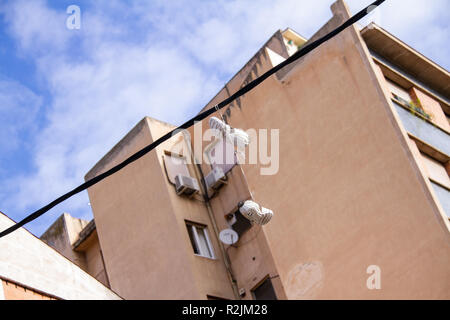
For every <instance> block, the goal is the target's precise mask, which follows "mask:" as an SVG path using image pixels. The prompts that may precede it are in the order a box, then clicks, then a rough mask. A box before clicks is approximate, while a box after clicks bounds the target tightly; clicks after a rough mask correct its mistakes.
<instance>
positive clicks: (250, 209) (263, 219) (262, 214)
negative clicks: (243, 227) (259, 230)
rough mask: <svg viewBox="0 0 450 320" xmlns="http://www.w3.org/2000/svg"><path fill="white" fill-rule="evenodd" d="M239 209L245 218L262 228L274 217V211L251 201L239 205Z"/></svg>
mask: <svg viewBox="0 0 450 320" xmlns="http://www.w3.org/2000/svg"><path fill="white" fill-rule="evenodd" d="M238 207H239V212H240V213H241V214H242V215H243V216H244V217H245V218H247V219H248V220H250V221H251V222H253V223H255V224H258V225H261V226H262V225H265V224H266V223H268V222H269V221H270V219H272V216H273V211H272V210H270V209H267V208H264V207H261V206H260V205H259V204H257V203H256V202H254V201H251V200H247V201H245V202H243V203H242V202H241V203H239V205H238Z"/></svg>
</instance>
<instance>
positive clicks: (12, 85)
mask: <svg viewBox="0 0 450 320" xmlns="http://www.w3.org/2000/svg"><path fill="white" fill-rule="evenodd" d="M41 105H42V98H41V97H39V96H38V95H36V94H35V93H34V92H32V91H31V90H29V89H28V88H26V87H24V86H22V85H21V84H20V83H17V82H15V81H13V80H7V79H3V80H2V79H0V119H2V126H1V135H0V146H1V148H2V155H4V154H5V153H8V152H12V151H14V149H16V148H18V147H19V146H23V145H24V141H22V140H21V137H20V134H21V133H23V132H24V131H25V130H27V131H30V130H33V129H35V127H34V120H35V117H36V114H37V112H38V109H39V107H40V106H41ZM1 159H2V156H0V160H1ZM0 163H1V162H0Z"/></svg>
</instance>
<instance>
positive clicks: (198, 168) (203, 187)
mask: <svg viewBox="0 0 450 320" xmlns="http://www.w3.org/2000/svg"><path fill="white" fill-rule="evenodd" d="M183 134H184V137H185V143H186V144H187V146H188V149H189V154H190V155H191V161H193V163H194V164H195V165H194V171H195V175H196V176H197V180H199V181H200V190H201V192H202V195H203V200H204V201H205V205H206V210H207V211H208V215H209V219H210V220H211V224H212V227H213V230H214V234H215V236H216V239H217V242H218V243H219V247H220V251H221V252H222V258H223V261H224V264H225V269H227V275H228V278H229V279H230V282H231V287H232V289H233V293H234V297H235V299H236V300H241V296H240V294H239V289H238V286H237V281H236V278H235V277H234V274H233V269H232V268H231V260H230V257H229V255H228V253H227V251H226V250H225V247H224V245H223V243H222V241H220V239H219V228H218V227H217V221H216V218H215V216H214V211H213V209H212V207H211V202H210V198H209V196H208V188H207V187H206V183H205V176H204V175H203V171H202V168H201V166H200V164H199V163H197V161H196V159H195V155H194V154H193V153H192V148H191V145H190V141H191V139H190V135H189V132H187V131H183ZM187 138H188V139H187ZM199 175H200V177H199Z"/></svg>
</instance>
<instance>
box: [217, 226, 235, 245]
mask: <svg viewBox="0 0 450 320" xmlns="http://www.w3.org/2000/svg"><path fill="white" fill-rule="evenodd" d="M219 239H220V241H222V242H223V243H225V244H228V245H232V244H235V243H236V242H237V241H238V240H239V235H238V234H237V232H236V231H234V230H233V229H224V230H222V231H220V233H219Z"/></svg>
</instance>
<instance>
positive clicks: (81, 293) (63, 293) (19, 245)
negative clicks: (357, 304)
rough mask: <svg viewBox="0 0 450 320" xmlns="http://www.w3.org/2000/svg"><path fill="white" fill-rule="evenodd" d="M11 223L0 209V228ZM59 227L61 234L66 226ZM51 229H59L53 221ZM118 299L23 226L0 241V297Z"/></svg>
mask: <svg viewBox="0 0 450 320" xmlns="http://www.w3.org/2000/svg"><path fill="white" fill-rule="evenodd" d="M60 220H61V219H60ZM13 224H14V221H12V220H11V219H9V218H8V217H7V216H6V215H4V214H3V213H1V212H0V229H1V230H5V229H7V228H9V227H10V226H12V225H13ZM59 227H60V228H61V229H60V231H59V232H60V233H61V234H64V231H63V230H64V228H65V226H64V225H62V224H60V225H59ZM53 230H54V232H58V229H57V228H56V224H55V225H53ZM52 244H53V243H52ZM71 257H73V256H71ZM74 261H75V260H74ZM75 262H78V261H75ZM119 299H121V297H120V296H118V295H117V294H116V293H114V292H113V291H111V290H110V289H109V288H107V287H106V286H104V285H103V284H102V283H100V282H99V281H97V280H96V279H95V278H94V277H92V276H91V275H90V274H88V273H87V272H85V271H84V270H82V269H81V268H80V267H79V266H77V265H76V264H75V263H73V262H72V261H71V260H69V259H67V258H66V257H64V256H63V255H61V254H60V253H59V252H57V251H56V250H55V249H53V248H52V247H50V246H48V245H47V244H46V243H45V242H43V241H42V240H40V239H39V238H36V237H35V236H34V235H32V234H31V233H30V232H28V231H27V230H25V229H24V228H19V229H17V230H16V231H15V232H13V233H12V234H10V235H8V236H7V237H4V238H2V239H1V241H0V300H119Z"/></svg>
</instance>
